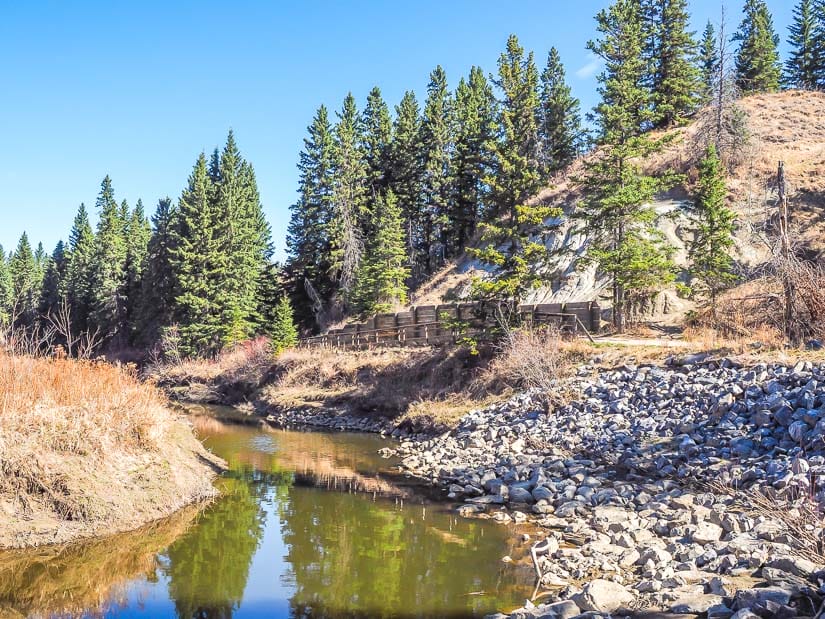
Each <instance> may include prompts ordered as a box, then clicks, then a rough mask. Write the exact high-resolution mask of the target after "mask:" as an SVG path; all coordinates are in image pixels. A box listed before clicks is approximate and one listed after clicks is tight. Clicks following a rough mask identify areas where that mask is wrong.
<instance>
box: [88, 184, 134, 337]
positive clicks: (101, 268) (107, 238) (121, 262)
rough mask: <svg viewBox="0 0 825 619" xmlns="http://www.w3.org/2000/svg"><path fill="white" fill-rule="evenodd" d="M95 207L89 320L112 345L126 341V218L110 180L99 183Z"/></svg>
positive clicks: (95, 329)
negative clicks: (95, 219)
mask: <svg viewBox="0 0 825 619" xmlns="http://www.w3.org/2000/svg"><path fill="white" fill-rule="evenodd" d="M96 207H97V210H98V212H99V219H98V224H97V233H96V234H95V244H94V262H93V263H92V265H91V268H90V277H91V297H92V308H91V310H92V311H91V317H90V318H91V324H90V326H91V327H92V330H93V331H97V332H98V333H99V335H100V337H101V339H102V340H103V342H104V343H108V344H109V345H110V346H112V347H118V346H122V345H124V344H125V343H126V341H125V336H126V335H127V333H126V329H125V319H126V297H125V294H124V290H125V284H126V236H125V233H126V229H125V228H126V222H125V221H124V219H123V209H122V207H121V206H119V205H118V203H117V202H116V201H115V194H114V189H113V188H112V180H111V179H110V178H109V177H108V176H106V177H105V178H104V179H103V182H102V183H101V185H100V194H99V195H98V198H97V202H96Z"/></svg>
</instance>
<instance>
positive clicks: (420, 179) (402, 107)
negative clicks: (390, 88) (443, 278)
mask: <svg viewBox="0 0 825 619" xmlns="http://www.w3.org/2000/svg"><path fill="white" fill-rule="evenodd" d="M421 137H422V135H421V111H420V109H419V106H418V101H417V100H416V98H415V93H413V92H412V91H409V90H408V91H407V92H405V93H404V97H403V98H402V99H401V102H400V103H399V104H398V105H397V106H396V108H395V122H394V125H393V138H392V145H391V147H390V160H391V161H390V186H391V188H392V191H393V192H394V193H395V195H396V197H397V199H398V203H399V205H400V207H401V214H402V218H403V222H404V224H403V225H404V237H405V240H406V246H407V264H409V265H410V266H412V267H414V266H415V265H421V264H423V263H424V262H425V259H426V256H427V248H426V247H425V246H424V241H423V237H422V235H421V230H422V227H423V226H422V221H423V218H424V205H423V195H424V161H425V154H424V151H423V145H422V142H421Z"/></svg>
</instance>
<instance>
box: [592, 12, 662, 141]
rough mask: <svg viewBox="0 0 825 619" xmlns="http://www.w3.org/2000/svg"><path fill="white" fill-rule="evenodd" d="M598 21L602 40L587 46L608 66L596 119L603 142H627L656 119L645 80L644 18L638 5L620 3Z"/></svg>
mask: <svg viewBox="0 0 825 619" xmlns="http://www.w3.org/2000/svg"><path fill="white" fill-rule="evenodd" d="M596 22H597V30H598V32H599V33H600V35H601V36H602V38H601V39H596V40H594V41H588V43H587V49H589V50H590V51H591V52H593V53H594V54H595V55H596V56H598V57H599V58H601V59H602V60H604V63H605V69H604V71H603V72H602V73H601V75H600V76H599V82H600V85H599V88H598V93H599V95H600V96H601V102H600V103H599V104H598V105H597V106H596V109H595V113H596V118H597V119H598V123H599V125H600V129H601V132H602V139H603V140H605V141H607V142H623V141H626V140H627V139H629V138H631V137H633V136H636V135H639V134H640V133H642V132H643V131H645V130H646V129H649V128H650V126H651V121H652V119H653V113H652V110H651V95H650V91H649V90H648V89H647V88H646V87H645V85H644V81H643V76H644V75H645V70H646V63H645V59H644V56H643V45H642V36H643V32H644V30H643V28H642V19H641V15H640V14H639V8H638V6H637V4H636V2H633V1H632V0H616V1H615V2H614V3H613V4H612V5H611V6H610V7H609V8H608V9H604V10H601V11H599V13H598V15H596Z"/></svg>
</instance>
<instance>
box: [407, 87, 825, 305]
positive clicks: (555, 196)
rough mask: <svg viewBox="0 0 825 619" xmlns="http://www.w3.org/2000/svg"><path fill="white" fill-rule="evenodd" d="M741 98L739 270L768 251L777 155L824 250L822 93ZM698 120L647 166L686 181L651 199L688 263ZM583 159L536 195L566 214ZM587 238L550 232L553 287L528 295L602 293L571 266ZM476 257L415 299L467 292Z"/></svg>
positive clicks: (808, 230) (735, 175) (814, 245)
mask: <svg viewBox="0 0 825 619" xmlns="http://www.w3.org/2000/svg"><path fill="white" fill-rule="evenodd" d="M739 106H740V107H741V109H742V110H743V111H744V113H745V116H746V118H747V131H748V135H749V138H748V143H747V146H746V147H745V148H744V149H743V151H742V152H741V153H740V157H739V158H738V161H737V162H736V165H735V166H734V167H733V169H732V170H730V174H729V177H728V187H729V194H728V200H729V203H730V206H731V208H732V209H733V210H734V211H735V212H736V214H737V216H738V229H737V233H736V248H735V255H736V259H737V262H738V263H739V265H740V268H741V269H742V271H743V272H745V273H747V272H749V271H752V270H753V269H754V268H755V267H757V266H758V265H759V264H760V263H762V262H764V261H765V259H766V258H767V255H768V251H767V246H766V244H765V242H764V234H763V231H764V228H765V224H766V223H767V222H768V221H769V219H770V217H771V215H772V214H773V211H774V206H773V200H775V192H774V189H773V182H774V177H775V174H776V168H777V163H778V162H779V161H780V160H781V161H784V162H785V165H786V175H787V180H788V184H789V190H790V199H791V206H792V209H793V219H794V224H795V228H796V230H797V235H798V241H799V242H800V244H801V245H802V246H803V247H804V248H806V249H807V250H809V253H810V254H811V255H814V256H819V255H820V254H821V253H822V252H823V251H824V250H825V93H817V92H802V91H788V92H783V93H776V94H762V95H755V96H751V97H747V98H744V99H742V100H740V101H739ZM698 132H699V123H698V122H696V121H694V122H693V123H691V124H689V125H687V126H686V127H682V128H679V129H675V130H673V131H672V133H673V134H675V136H674V137H675V140H674V142H673V143H672V144H671V145H670V146H669V147H668V148H667V149H665V150H664V151H663V152H662V153H659V154H658V155H657V156H656V157H655V158H653V159H652V160H651V161H650V163H649V165H650V167H651V168H652V169H665V168H670V169H673V170H676V171H677V172H680V173H683V174H684V175H685V177H686V180H685V183H684V184H683V185H681V186H679V187H676V188H674V189H673V190H671V191H670V192H668V193H667V194H665V195H661V196H659V198H658V199H657V200H656V202H655V203H654V206H655V207H656V210H657V212H658V213H659V215H660V218H659V224H658V225H659V227H660V229H661V230H662V231H663V232H664V233H665V235H666V236H667V238H668V239H669V241H670V242H671V243H672V244H673V245H674V246H675V247H676V248H677V252H676V261H677V263H678V264H679V265H680V266H684V265H685V264H686V253H685V250H684V248H685V241H686V239H687V230H686V224H687V220H686V218H685V216H684V206H685V204H686V202H687V201H688V200H689V199H690V195H691V188H692V183H693V182H694V181H695V177H696V172H695V163H696V159H697V157H698V155H699V154H701V147H700V146H699V145H698V144H697V141H698V135H697V134H698ZM583 163H584V159H580V160H578V161H576V162H574V163H573V164H572V165H571V166H570V168H569V169H567V170H566V171H565V172H564V174H562V175H560V177H559V179H558V180H557V182H556V183H554V184H553V185H552V186H551V187H548V188H547V189H545V190H543V191H542V192H540V193H539V195H538V196H537V197H536V201H537V202H541V203H544V204H549V205H555V206H560V207H562V208H563V209H564V210H565V212H566V213H568V214H570V213H572V212H573V211H574V209H575V208H576V204H577V202H578V201H579V200H580V199H581V197H582V196H581V193H580V190H579V188H578V186H577V184H576V182H575V179H576V177H578V176H580V175H581V173H582V171H583V168H584V166H583ZM586 242H587V239H586V238H583V237H581V236H578V235H576V234H574V233H573V232H572V230H571V228H570V226H569V224H564V225H562V227H561V228H560V229H559V231H558V232H557V233H555V234H553V235H551V236H550V238H549V240H548V243H551V244H552V245H553V246H554V247H556V248H559V247H562V246H566V247H567V248H568V249H570V250H571V253H570V255H569V256H567V257H565V258H563V259H560V260H559V262H558V263H557V264H556V265H555V271H554V272H553V273H548V280H555V281H556V283H555V284H554V285H553V286H552V287H547V288H543V289H539V290H536V291H535V292H534V294H533V295H532V297H531V298H530V299H529V300H530V301H532V302H553V301H569V300H588V299H592V298H594V297H596V296H599V295H602V294H603V293H604V290H605V287H606V282H605V281H603V280H601V279H600V278H599V277H598V276H597V274H596V273H595V271H594V269H592V268H590V269H585V270H581V269H576V267H575V257H576V255H577V254H579V253H581V252H582V251H583V250H584V247H585V245H586ZM483 273H484V271H483V269H482V268H481V265H479V264H477V263H475V262H474V261H472V260H470V259H468V258H463V259H461V260H459V261H457V262H456V263H454V264H450V265H448V266H447V267H445V269H444V270H443V271H441V272H440V273H438V274H436V275H435V276H434V277H433V278H432V280H431V281H430V282H429V283H428V284H426V285H424V286H422V287H421V288H420V289H419V291H418V292H417V293H416V294H415V295H413V302H414V303H417V304H424V303H437V302H440V301H442V300H445V299H447V300H449V299H454V298H460V297H462V296H464V295H466V294H467V292H468V290H469V281H470V278H471V276H472V275H473V274H481V275H482V276H483ZM688 307H690V304H689V303H687V302H685V301H683V300H681V299H678V298H677V297H676V295H675V294H664V295H660V299H659V301H658V303H657V307H655V308H651V310H652V311H654V312H655V313H657V314H662V313H665V314H677V315H678V314H680V313H681V312H682V311H683V310H685V309H686V308H688Z"/></svg>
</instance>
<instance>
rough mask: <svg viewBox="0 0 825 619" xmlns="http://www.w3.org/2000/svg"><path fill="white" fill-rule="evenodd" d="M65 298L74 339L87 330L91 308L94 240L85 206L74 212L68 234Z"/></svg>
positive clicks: (92, 302) (92, 300) (92, 298)
mask: <svg viewBox="0 0 825 619" xmlns="http://www.w3.org/2000/svg"><path fill="white" fill-rule="evenodd" d="M67 260H68V264H67V267H66V294H67V297H68V300H69V311H70V314H71V320H72V329H73V330H74V333H75V335H78V334H80V333H83V332H85V331H88V330H89V326H90V325H89V321H90V316H91V313H92V307H93V304H94V297H93V294H92V292H93V282H92V269H93V268H94V263H95V236H94V232H93V231H92V226H91V224H90V223H89V215H88V213H87V212H86V206H85V205H84V204H81V205H80V207H79V208H78V209H77V215H75V218H74V222H73V223H72V230H71V232H70V234H69V252H68V258H67Z"/></svg>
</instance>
